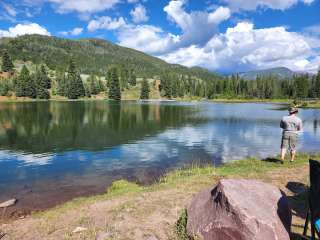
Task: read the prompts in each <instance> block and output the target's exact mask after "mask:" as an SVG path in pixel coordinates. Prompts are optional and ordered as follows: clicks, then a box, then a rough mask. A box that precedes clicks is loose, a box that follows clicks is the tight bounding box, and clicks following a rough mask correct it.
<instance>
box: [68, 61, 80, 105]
mask: <svg viewBox="0 0 320 240" xmlns="http://www.w3.org/2000/svg"><path fill="white" fill-rule="evenodd" d="M65 96H66V97H68V98H69V99H78V98H79V97H84V96H85V89H84V85H83V82H82V80H81V77H80V74H79V73H78V72H77V70H76V67H75V64H74V62H73V61H70V63H69V68H68V74H67V78H66V94H65Z"/></svg>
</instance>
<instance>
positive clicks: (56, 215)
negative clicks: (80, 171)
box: [0, 154, 320, 239]
mask: <svg viewBox="0 0 320 240" xmlns="http://www.w3.org/2000/svg"><path fill="white" fill-rule="evenodd" d="M309 158H314V159H320V154H311V155H309V154H299V156H298V158H297V160H296V161H295V162H294V163H289V162H285V163H284V164H280V163H279V162H278V161H277V159H274V158H270V159H264V160H263V161H261V160H259V159H245V160H240V161H233V162H231V163H227V164H225V165H223V166H221V167H214V166H204V167H198V166H196V165H195V166H191V167H186V168H183V169H178V170H174V171H171V172H169V173H168V174H166V175H165V176H163V177H162V178H161V179H160V180H159V181H158V182H157V183H155V184H152V185H151V186H140V185H137V184H135V183H132V182H128V181H125V180H120V181H116V182H114V183H113V184H112V186H111V187H110V188H108V189H107V190H106V193H105V194H101V195H96V196H91V197H82V198H76V199H74V200H71V201H69V202H66V203H64V204H62V205H59V206H57V207H55V208H52V209H49V210H46V211H43V212H37V213H34V214H32V215H31V216H28V217H27V218H26V219H24V220H17V221H13V222H11V223H9V224H6V225H5V227H4V230H5V231H7V232H8V233H9V234H11V235H12V236H14V237H16V238H17V239H24V238H19V236H23V235H21V234H22V233H23V230H22V231H21V229H23V228H24V227H25V228H26V233H25V234H27V235H28V236H29V237H34V239H43V238H45V239H54V238H49V237H48V236H51V237H55V238H56V239H79V238H78V237H79V236H78V235H77V234H74V233H72V231H73V230H74V228H75V227H77V226H81V227H85V228H87V229H88V230H87V231H85V232H84V233H83V235H82V236H85V237H84V238H81V239H95V237H96V236H97V234H98V233H99V232H100V231H108V232H111V234H112V235H113V236H114V235H117V236H120V237H119V238H110V239H134V238H130V237H128V236H127V235H126V231H125V229H118V228H117V227H116V228H115V227H114V226H117V224H120V225H121V224H128V226H127V227H126V228H130V231H133V230H132V229H134V228H137V227H139V228H141V229H145V228H144V226H145V225H147V226H148V227H147V228H146V229H145V230H142V231H146V232H148V234H149V233H150V232H155V233H154V235H156V236H157V238H158V239H179V238H178V237H177V236H176V235H175V234H176V233H175V223H176V221H177V220H178V218H179V216H180V214H181V212H182V211H183V209H184V208H185V207H186V205H187V204H188V203H189V202H190V200H191V198H192V196H193V194H195V193H196V192H198V191H200V190H201V189H204V188H206V187H209V186H213V185H214V184H216V182H217V181H218V180H219V179H221V178H248V179H260V180H262V181H266V182H271V183H272V184H276V185H279V186H282V185H285V184H286V183H287V182H289V181H298V182H302V183H303V184H307V183H308V159H309ZM275 176H278V177H279V178H281V179H282V180H281V181H282V182H283V184H282V182H281V181H275V180H274V179H273V178H274V177H275ZM293 178H294V179H293ZM301 204H302V203H301ZM142 206H143V207H142ZM157 214H160V215H161V217H159V216H158V217H157V216H155V215H157ZM163 214H165V217H163V216H162V215H163ZM105 218H107V219H105ZM155 218H159V219H160V220H162V221H163V222H165V224H164V225H159V224H160V223H159V224H158V223H155V222H157V221H160V220H159V219H155ZM103 219H104V220H103ZM103 221H107V223H104V222H103ZM146 221H147V222H146ZM149 222H151V223H152V224H151V223H150V224H151V225H150V224H149ZM161 224H162V222H161ZM299 224H300V222H299ZM301 224H302V225H303V223H301ZM158 225H159V226H158ZM36 226H38V227H36ZM110 226H111V227H110ZM121 226H122V225H121ZM0 228H2V226H1V225H0ZM162 228H163V229H162ZM295 228H296V230H295V231H297V232H300V227H295ZM15 229H20V231H19V230H15ZM150 229H152V231H151V230H150ZM127 230H128V229H127ZM34 234H36V235H37V236H39V238H37V237H35V235H34ZM134 234H136V233H134ZM145 234H147V233H145ZM150 234H151V233H150ZM162 234H164V235H165V236H166V237H161V235H162ZM169 235H170V236H171V237H170V238H168V236H169ZM62 236H64V237H63V238H61V237H62ZM65 236H67V237H65ZM12 239H15V238H12ZM26 239H31V238H26ZM136 239H137V238H136ZM140 239H144V238H140Z"/></svg>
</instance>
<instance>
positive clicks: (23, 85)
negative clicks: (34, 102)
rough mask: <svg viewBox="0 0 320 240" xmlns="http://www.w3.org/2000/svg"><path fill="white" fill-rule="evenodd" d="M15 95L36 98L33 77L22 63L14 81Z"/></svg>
mask: <svg viewBox="0 0 320 240" xmlns="http://www.w3.org/2000/svg"><path fill="white" fill-rule="evenodd" d="M16 95H17V97H30V98H36V96H37V92H36V85H35V82H34V79H33V78H31V77H30V72H29V70H28V69H27V67H26V66H25V65H24V66H23V67H22V70H21V72H20V75H19V77H18V79H17V81H16Z"/></svg>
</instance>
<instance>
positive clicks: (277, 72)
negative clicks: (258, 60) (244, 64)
mask: <svg viewBox="0 0 320 240" xmlns="http://www.w3.org/2000/svg"><path fill="white" fill-rule="evenodd" d="M294 74H295V72H293V71H291V70H290V69H289V68H285V67H278V68H270V69H265V70H257V71H250V72H244V73H239V76H240V77H241V78H243V79H247V80H254V79H256V78H257V76H270V75H272V76H276V77H278V78H279V79H285V78H291V77H292V76H293V75H294Z"/></svg>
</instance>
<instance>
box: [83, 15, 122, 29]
mask: <svg viewBox="0 0 320 240" xmlns="http://www.w3.org/2000/svg"><path fill="white" fill-rule="evenodd" d="M125 25H126V22H125V20H124V18H123V17H119V18H118V19H112V18H110V17H109V16H102V17H99V18H97V19H94V20H91V21H90V22H89V24H88V27H87V28H88V30H89V31H90V32H93V31H96V30H99V29H106V30H116V29H119V28H121V27H124V26H125Z"/></svg>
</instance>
